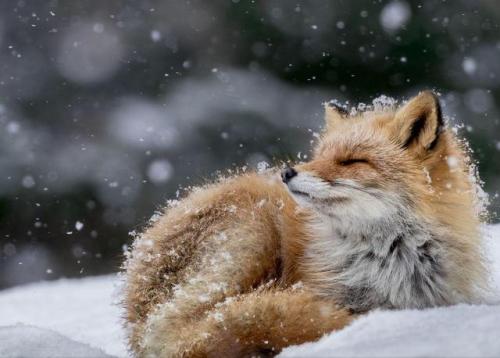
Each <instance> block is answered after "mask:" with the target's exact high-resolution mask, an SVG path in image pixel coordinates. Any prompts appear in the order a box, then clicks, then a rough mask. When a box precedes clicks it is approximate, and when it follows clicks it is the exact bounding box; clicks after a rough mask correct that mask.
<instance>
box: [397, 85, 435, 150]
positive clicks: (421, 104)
mask: <svg viewBox="0 0 500 358" xmlns="http://www.w3.org/2000/svg"><path fill="white" fill-rule="evenodd" d="M393 123H394V124H393V125H394V135H395V139H396V141H397V142H398V143H400V144H401V146H402V147H403V148H405V149H406V148H412V149H414V150H415V151H417V152H419V153H424V152H426V151H428V150H432V149H433V148H434V147H435V146H436V144H437V142H438V140H439V135H440V133H441V131H442V128H443V116H442V113H441V106H440V104H439V100H438V98H437V96H436V95H435V94H434V93H433V92H431V91H425V92H421V93H419V94H418V95H417V96H416V97H414V98H412V99H411V100H410V101H408V103H406V104H405V105H404V106H403V107H401V108H400V109H398V111H397V112H396V114H395V116H394V122H393Z"/></svg>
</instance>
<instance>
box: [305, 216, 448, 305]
mask: <svg viewBox="0 0 500 358" xmlns="http://www.w3.org/2000/svg"><path fill="white" fill-rule="evenodd" d="M365 213H366V212H365ZM375 214H377V213H374V215H373V216H369V215H368V217H367V216H365V218H367V220H366V221H365V222H353V221H351V220H343V218H338V217H336V216H331V215H326V214H322V213H318V214H317V215H316V218H315V219H314V220H313V221H311V223H310V224H309V225H310V232H311V235H312V237H313V238H314V239H312V240H311V241H310V244H309V246H308V247H307V250H306V255H305V259H304V266H305V268H306V271H307V272H309V273H310V276H309V277H310V278H311V282H308V284H310V285H312V286H313V287H315V288H316V289H318V290H319V292H320V293H321V294H324V295H328V296H331V297H333V298H335V299H337V300H339V301H340V302H341V303H342V304H344V305H346V306H347V307H350V308H352V309H354V310H359V311H363V310H367V309H371V308H373V307H395V308H408V307H416V308H422V307H428V306H436V305H442V304H447V303H451V301H452V299H451V297H450V292H449V290H448V287H447V285H446V273H445V272H444V269H443V266H442V265H441V263H440V260H441V257H440V255H441V248H440V244H439V242H438V240H436V238H435V237H433V235H432V234H431V233H430V232H429V231H427V230H425V229H424V228H423V227H422V225H420V224H418V222H416V220H415V219H414V218H413V217H412V216H411V215H410V214H409V213H407V212H397V211H394V212H391V210H389V209H387V210H385V212H384V214H391V215H383V216H380V215H378V214H377V215H375ZM358 220H359V218H358Z"/></svg>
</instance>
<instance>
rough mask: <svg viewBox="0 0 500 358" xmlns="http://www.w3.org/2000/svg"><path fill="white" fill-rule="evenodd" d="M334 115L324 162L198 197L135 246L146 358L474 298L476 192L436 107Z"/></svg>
mask: <svg viewBox="0 0 500 358" xmlns="http://www.w3.org/2000/svg"><path fill="white" fill-rule="evenodd" d="M325 112H326V113H325V117H326V126H325V130H324V132H323V134H322V136H321V138H320V140H319V141H318V143H317V145H316V147H315V148H314V152H313V153H314V155H313V158H312V160H311V161H309V162H307V163H301V164H298V165H296V166H294V167H293V168H286V169H285V170H284V171H283V172H282V173H281V178H280V176H279V174H278V171H277V170H270V171H268V172H266V173H261V174H258V173H247V174H243V175H239V176H236V177H232V178H226V179H222V180H220V181H219V182H217V183H215V184H210V185H207V186H205V187H202V188H196V189H194V190H192V192H191V193H189V195H188V196H187V197H186V198H184V199H183V200H181V201H180V202H178V203H177V204H175V205H173V206H170V207H169V208H167V209H165V212H164V214H163V215H162V216H160V217H159V218H158V219H157V220H156V221H155V222H154V223H152V224H151V225H150V227H149V228H147V229H146V230H145V232H144V233H143V234H141V235H140V236H139V237H138V238H137V239H136V240H135V242H134V243H133V246H132V250H131V252H130V253H129V257H128V259H127V261H126V263H125V269H126V276H125V277H126V285H125V299H124V303H125V306H126V310H127V316H126V318H127V322H128V326H129V328H130V336H129V340H130V345H131V348H132V350H133V351H134V352H135V353H136V354H137V355H138V356H211V355H213V356H221V355H235V356H240V355H259V354H264V355H265V354H275V353H278V352H279V351H280V350H281V349H282V348H283V347H286V346H288V345H292V344H299V343H303V342H306V341H310V340H315V339H317V338H319V337H320V336H321V335H323V334H325V333H327V332H329V331H332V330H335V329H339V328H342V327H344V326H345V325H347V324H348V323H349V322H350V321H351V320H352V319H353V318H355V317H356V316H357V314H359V313H362V312H365V311H367V310H370V309H372V308H376V307H383V308H424V307H430V306H437V305H447V304H453V303H457V302H471V301H474V300H476V299H477V293H478V292H479V290H480V289H481V288H482V287H483V286H484V267H483V264H482V262H483V261H482V258H481V253H480V232H479V217H478V209H477V204H478V198H477V188H476V185H475V183H474V180H472V179H471V178H472V177H471V175H470V174H471V173H470V171H471V169H470V160H469V158H468V156H467V155H466V152H465V149H464V148H463V146H464V145H463V143H461V142H460V141H459V140H458V139H457V138H456V136H455V134H454V133H453V131H452V130H451V129H449V128H447V127H446V126H445V124H444V123H443V119H442V114H441V108H440V105H439V101H438V99H437V97H436V96H435V95H434V94H432V93H431V92H423V93H421V94H419V95H418V96H416V97H415V98H413V99H412V100H410V101H409V102H407V103H406V104H404V105H403V106H401V107H399V108H396V107H395V106H386V107H383V108H374V109H373V110H369V111H364V112H360V113H354V114H348V113H345V111H344V110H343V109H342V108H339V107H337V106H329V105H327V106H325Z"/></svg>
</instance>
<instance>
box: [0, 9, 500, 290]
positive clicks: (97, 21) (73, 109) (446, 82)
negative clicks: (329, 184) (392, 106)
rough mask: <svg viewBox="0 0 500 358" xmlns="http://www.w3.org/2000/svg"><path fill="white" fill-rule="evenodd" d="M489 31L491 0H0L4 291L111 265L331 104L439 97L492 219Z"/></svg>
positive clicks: (317, 120)
mask: <svg viewBox="0 0 500 358" xmlns="http://www.w3.org/2000/svg"><path fill="white" fill-rule="evenodd" d="M499 25H500V6H498V2H497V1H496V0H478V1H470V0H457V1H445V0H435V1H433V0H430V1H425V2H424V1H361V0H360V1H353V0H338V1H322V0H321V1H320V0H309V1H285V0H266V1H246V0H232V1H231V0H223V1H222V0H220V1H218V0H217V1H216V0H212V1H202V0H187V1H184V0H171V1H169V0H163V1H153V0H146V1H132V0H122V1H114V0H107V1H97V0H95V1H85V0H80V1H55V0H52V1H34V0H33V1H29V0H19V1H7V0H2V1H0V288H5V287H9V286H13V285H18V284H22V283H25V282H30V281H36V280H42V279H44V280H45V279H48V280H50V279H55V278H59V277H78V276H85V275H95V274H101V273H106V272H112V271H117V270H118V268H119V266H120V263H121V259H122V250H123V246H124V245H127V244H130V242H131V240H132V237H131V235H130V234H129V233H130V232H132V233H133V231H134V230H140V228H141V227H142V226H143V225H144V224H145V223H146V222H147V221H148V219H149V217H151V215H152V214H153V213H154V211H155V210H158V209H159V208H160V207H161V206H162V205H163V204H164V203H165V202H166V200H167V199H175V198H176V197H177V196H178V195H182V191H183V189H184V188H185V187H187V186H190V185H197V184H200V183H203V182H204V181H205V180H206V179H210V178H214V173H216V172H217V171H222V172H225V171H226V170H227V169H230V168H233V169H234V168H237V167H241V166H243V165H246V166H247V167H248V168H256V167H257V166H263V164H262V163H263V162H267V163H273V162H274V161H277V160H283V159H296V160H300V159H301V158H304V155H306V154H307V153H308V150H309V147H310V141H311V140H313V139H314V136H315V133H316V132H317V131H318V130H319V128H320V126H321V124H322V102H323V101H325V100H328V99H333V98H335V99H338V100H340V101H349V103H351V104H354V105H355V104H357V103H359V102H363V103H371V101H372V100H373V98H375V97H376V96H379V95H380V94H386V95H389V96H394V97H397V98H404V97H407V96H410V95H413V94H415V93H416V92H417V91H418V90H421V89H424V88H433V89H435V90H437V91H439V92H440V93H441V94H442V100H443V103H444V105H445V107H444V111H445V113H446V115H447V116H448V117H449V120H450V121H451V122H452V123H454V124H455V125H456V126H458V127H459V128H460V132H461V133H462V135H463V136H465V137H466V138H468V139H469V141H470V142H471V147H472V149H473V151H474V158H475V160H476V161H477V162H478V163H479V168H480V174H481V178H482V179H483V180H484V182H485V186H484V188H485V190H486V191H487V192H488V193H489V197H490V201H491V206H490V208H491V210H492V212H496V211H497V210H498V208H499V200H498V194H497V193H498V192H499V191H500V176H499V164H498V162H499V160H498V158H499V157H500V123H499V111H500V91H499V88H500V28H499ZM259 163H261V164H259ZM492 220H493V221H495V220H497V219H496V216H495V215H493V217H492Z"/></svg>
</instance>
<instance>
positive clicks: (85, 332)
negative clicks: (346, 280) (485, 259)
mask: <svg viewBox="0 0 500 358" xmlns="http://www.w3.org/2000/svg"><path fill="white" fill-rule="evenodd" d="M486 252H487V254H488V256H489V258H490V260H491V272H492V275H491V279H492V287H493V293H492V297H490V301H491V304H489V305H457V306H453V307H442V308H434V309H427V310H422V311H417V310H407V311H375V312H372V313H370V314H368V315H366V316H364V317H362V318H360V319H358V320H357V321H355V322H354V323H353V324H351V325H350V326H349V327H347V328H345V329H343V330H341V331H339V332H335V333H332V334H330V335H328V336H325V337H323V338H322V339H321V340H319V341H318V342H315V343H308V344H304V345H302V346H298V347H290V348H288V349H286V350H285V351H284V352H283V353H282V356H283V357H303V356H329V357H346V356H349V357H367V356H370V357H373V356H384V357H388V356H394V357H395V356H397V357H410V356H411V357H424V356H425V357H428V356H443V357H444V356H447V357H500V339H499V332H500V225H496V226H492V227H490V228H489V229H488V234H487V240H486ZM117 282H118V279H117V277H116V276H113V275H111V276H103V277H91V278H84V279H79V280H59V281H55V282H41V283H36V284H30V285H26V286H22V287H16V288H12V289H8V290H4V291H2V292H0V357H49V356H50V357H83V356H85V357H110V356H115V357H116V356H118V357H125V356H127V350H126V345H125V340H124V336H125V335H124V330H123V328H122V326H121V323H120V314H121V311H120V308H119V306H118V304H117V303H118V301H119V296H118V291H117ZM495 302H496V304H495Z"/></svg>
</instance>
